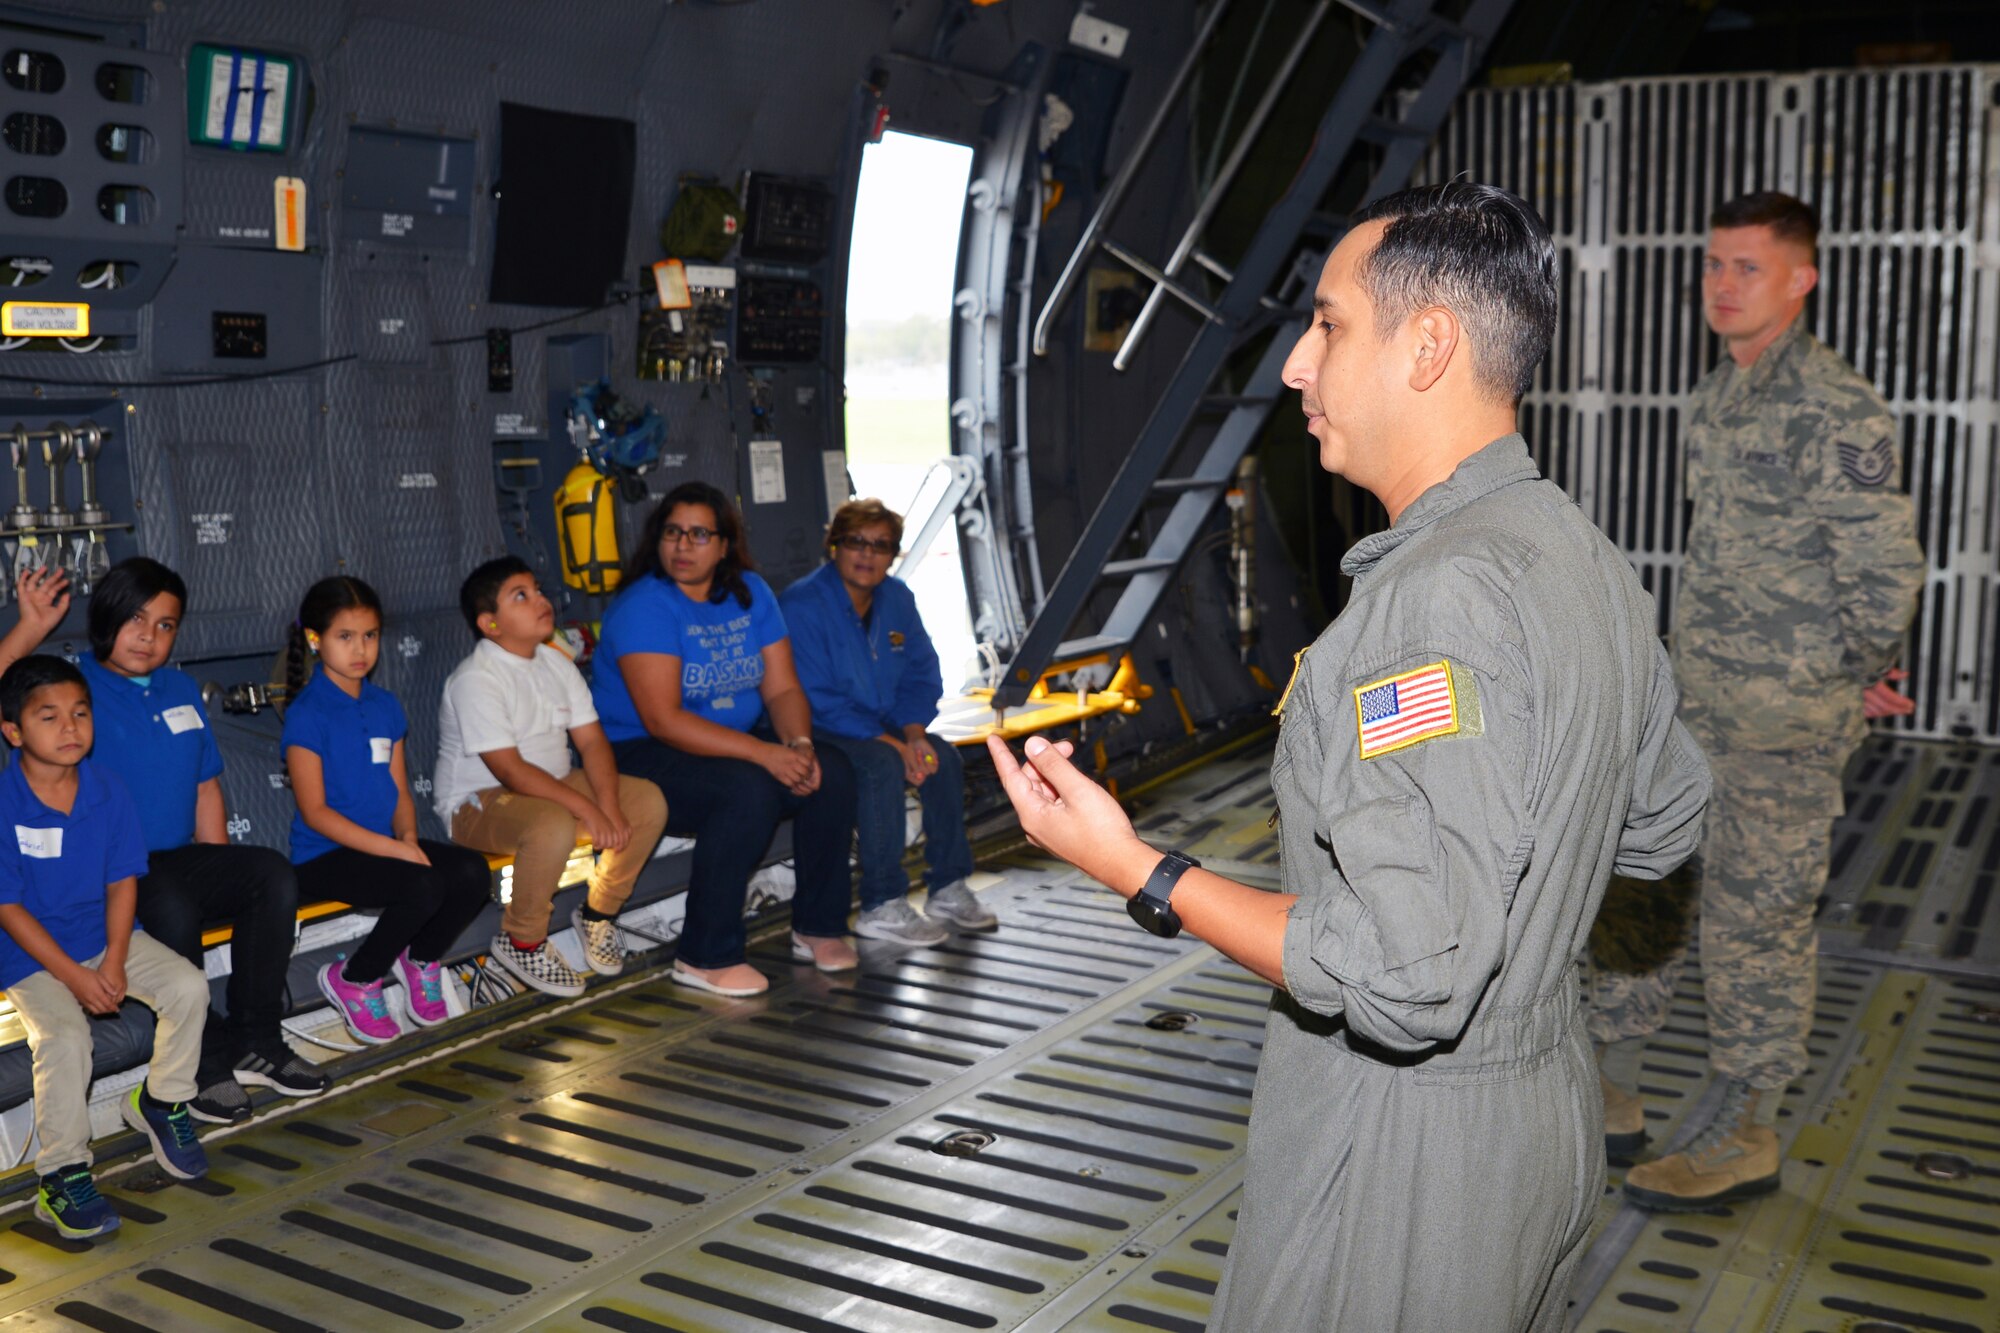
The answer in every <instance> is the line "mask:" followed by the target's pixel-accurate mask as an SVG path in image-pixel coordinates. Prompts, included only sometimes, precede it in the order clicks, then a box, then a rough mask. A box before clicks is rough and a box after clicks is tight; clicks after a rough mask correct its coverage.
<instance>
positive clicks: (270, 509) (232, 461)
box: [126, 380, 331, 660]
mask: <svg viewBox="0 0 2000 1333" xmlns="http://www.w3.org/2000/svg"><path fill="white" fill-rule="evenodd" d="M317 404H318V393H317V392H316V390H315V388H314V386H313V385H311V384H310V383H307V382H306V381H303V380H260V381H258V382H256V383H254V384H243V385H229V386H223V385H212V386H207V387H203V388H196V389H186V390H182V391H181V392H179V393H176V394H162V395H159V396H158V397H157V398H154V399H152V400H151V401H150V402H149V403H148V405H147V406H146V408H144V409H142V410H139V411H136V412H132V413H129V414H128V415H127V417H126V421H127V424H128V427H129V440H128V445H127V450H128V456H129V457H130V459H131V466H132V474H133V490H134V492H135V493H136V494H137V496H138V499H139V508H138V510H137V512H136V513H135V514H134V516H133V517H134V518H135V519H136V520H137V524H138V528H137V534H136V535H137V537H138V540H139V546H140V549H141V550H143V551H145V552H146V553H147V554H149V555H152V556H153V557H155V558H156V559H159V560H161V561H164V562H165V563H166V564H168V565H170V566H172V567H173V568H174V569H177V570H179V571H180V572H181V575H182V577H184V578H185V579H186V580H187V582H188V587H189V593H190V596H191V597H192V598H193V600H194V602H195V606H194V608H193V610H194V614H193V615H192V616H190V617H189V618H188V621H187V623H186V625H185V626H184V627H183V629H182V630H181V635H180V640H179V643H178V644H177V646H176V650H177V652H178V655H179V656H180V658H182V659H183V660H198V659H201V658H208V657H230V656H237V655H240V654H247V653H254V652H257V651H260V650H267V649H273V648H275V646H276V645H277V644H279V643H280V642H282V641H283V637H284V627H285V626H287V625H289V624H291V621H292V617H293V616H294V615H295V614H296V613H297V609H298V598H299V594H300V593H301V592H303V591H304V590H305V587H306V585H307V584H309V583H311V582H312V581H313V580H314V579H316V578H318V577H319V576H320V575H321V574H323V573H325V572H326V570H327V568H328V564H329V560H330V557H331V542H330V534H329V532H328V530H327V527H326V520H327V517H328V513H327V510H326V508H325V506H324V505H322V504H320V503H317V502H315V501H314V499H313V498H312V497H314V496H316V495H319V494H321V493H323V486H324V478H323V477H322V475H321V468H322V466H323V465H322V464H321V462H320V461H319V451H318V422H319V412H318V410H317Z"/></svg>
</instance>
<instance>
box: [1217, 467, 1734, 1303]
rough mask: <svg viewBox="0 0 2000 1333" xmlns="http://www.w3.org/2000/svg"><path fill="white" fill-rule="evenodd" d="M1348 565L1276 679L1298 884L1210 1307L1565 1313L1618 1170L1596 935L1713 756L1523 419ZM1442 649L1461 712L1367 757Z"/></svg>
mask: <svg viewBox="0 0 2000 1333" xmlns="http://www.w3.org/2000/svg"><path fill="white" fill-rule="evenodd" d="M1341 567H1342V568H1343V569H1344V570H1345V571H1346V572H1347V573H1349V574H1351V575H1352V576H1353V578H1354V591H1353V597H1352V600H1351V601H1350V602H1349V603H1348V606H1347V609H1346V610H1345V611H1343V612H1342V613H1341V615H1340V618H1339V619H1338V620H1336V621H1335V622H1334V623H1333V625H1332V626H1330V627H1329V628H1328V629H1327V631H1326V632H1325V633H1324V634H1322V635H1321V636H1320V638H1319V640H1318V641H1317V642H1316V643H1314V644H1313V646H1312V647H1311V648H1310V649H1308V650H1307V651H1306V653H1305V654H1304V656H1303V658H1302V659H1301V662H1300V664H1299V667H1298V670H1297V671H1296V673H1295V675H1294V678H1293V683H1292V685H1291V687H1290V688H1289V698H1288V699H1287V700H1286V701H1285V702H1284V703H1283V705H1282V706H1281V707H1282V717H1283V721H1282V723H1281V725H1280V733H1279V739H1278V749H1277V756H1276V759H1275V760H1274V762H1273V764H1272V767H1271V783H1272V786H1273V788H1274V789H1275V791H1276V795H1277V800H1278V812H1279V816H1280V823H1281V838H1282V844H1281V846H1282V855H1283V872H1284V883H1285V887H1286V889H1287V890H1288V891H1290V892H1292V893H1296V894H1297V895H1298V902H1297V904H1296V905H1295V906H1294V907H1293V909H1292V912H1291V918H1290V921H1289V922H1288V924H1287V926H1286V930H1285V943H1284V974H1285V988H1284V990H1282V991H1280V992H1278V993H1277V995H1276V996H1275V998H1274V1000H1273V1002H1272V1008H1271V1017H1270V1022H1269V1024H1268V1027H1267V1031H1266V1038H1265V1047H1264V1057H1263V1062H1262V1068H1261V1070H1260V1071H1259V1073H1258V1076H1257V1095H1256V1103H1255V1110H1254V1112H1253V1114H1252V1117H1251V1125H1250V1147H1249V1153H1248V1157H1247V1162H1246V1181H1245V1188H1244V1195H1243V1204H1242V1208H1241V1213H1240V1217H1239V1221H1238V1223H1237V1229H1236V1236H1235V1239H1234V1241H1233V1242H1232V1243H1231V1245H1230V1251H1229V1269H1228V1272H1227V1274H1226V1276H1225V1277H1224V1280H1223V1283H1222V1289H1221V1291H1220V1292H1219V1293H1218V1295H1217V1298H1216V1301H1217V1304H1216V1310H1217V1312H1218V1313H1217V1316H1216V1322H1215V1323H1214V1325H1213V1326H1212V1327H1213V1328H1215V1329H1217V1330H1228V1331H1229V1333H1312V1331H1315V1330H1330V1329H1340V1330H1352V1331H1353V1333H1390V1330H1397V1329H1402V1330H1410V1333H1437V1331H1438V1330H1447V1329H1448V1330H1451V1331H1452V1333H1480V1331H1482V1330H1518V1329H1532V1330H1556V1329H1560V1328H1562V1327H1563V1324H1564V1319H1565V1314H1566V1311H1565V1301H1566V1298H1567V1294H1568V1289H1569V1282H1570V1277H1571V1275H1572V1273H1573V1271H1574V1269H1575V1265H1576V1263H1577V1261H1578V1260H1579V1259H1580V1258H1581V1256H1582V1252H1583V1242H1584V1237H1585V1233H1586V1231H1587V1230H1588V1228H1589V1226H1590V1224H1591V1220H1592V1218H1593V1217H1594V1215H1595V1212H1596V1208H1597V1199H1598V1196H1599V1194H1600V1193H1601V1191H1602V1190H1603V1187H1604V1148H1603V1138H1602V1135H1603V1104H1602V1102H1601V1101H1600V1099H1599V1095H1598V1088H1597V1081H1596V1070H1595V1068H1594V1066H1593V1065H1592V1062H1591V1055H1590V1048H1589V1046H1588V1044H1587V1043H1586V1041H1585V1039H1584V1034H1583V1027H1582V1023H1581V1021H1580V1018H1579V1015H1578V1010H1577V995H1578V975H1577V968H1576V963H1575V959H1576V956H1577V951H1578V949H1579V948H1580V947H1581V946H1582V944H1583V941H1584V938H1585V936H1586V934H1587V933H1588V931H1589V928H1590V922H1591V919H1592V917H1593V916H1595V915H1596V912H1597V906H1598V901H1599V899H1600V898H1601V897H1602V896H1603V893H1604V886H1605V882H1606V880H1607V879H1609V877H1610V876H1611V873H1612V871H1613V869H1614V868H1615V869H1616V870H1617V871H1618V872H1619V873H1620V874H1626V875H1635V876H1640V877H1650V878H1657V877H1659V876H1661V875H1664V874H1666V873H1667V872H1668V871H1670V870H1672V869H1673V868H1674V867H1675V866H1677V865H1678V864H1680V862H1681V861H1682V860H1683V859H1684V858H1686V857H1687V856H1688V854H1689V853H1690V852H1692V851H1693V850H1694V848H1695V845H1696V842H1697V841H1698V839H1699V835H1700V830H1701V817H1702V810H1703V807H1704V805H1705V804H1706V802H1707V800H1708V787H1709V779H1708V770H1707V767H1706V765H1705V764H1704V762H1703V760H1702V757H1701V753H1700V751H1699V750H1698V749H1697V748H1696V747H1695V745H1694V743H1693V741H1692V740H1691V739H1690V738H1689V736H1688V734H1687V732H1686V731H1684V730H1683V729H1682V728H1681V726H1680V724H1679V723H1678V722H1676V721H1675V720H1674V707H1675V702H1676V699H1675V689H1674V680H1673V673H1672V671H1671V670H1670V669H1669V667H1668V663H1667V658H1666V654H1665V652H1664V651H1663V649H1662V648H1661V645H1660V641H1659V639H1658V637H1657V635H1656V633H1655V629H1654V611H1653V599H1652V598H1651V597H1650V596H1648V595H1647V594H1646V592H1645V591H1644V590H1643V589H1642V588H1641V587H1640V586H1639V582H1638V579H1637V578H1636V577H1634V575H1633V572H1632V567H1631V566H1630V565H1629V564H1628V563H1627V562H1626V559H1625V557H1624V556H1623V555H1620V554H1619V553H1618V551H1617V550H1616V549H1615V548H1613V547H1612V545H1611V543H1610V542H1608V541H1606V540H1605V539H1604V537H1603V536H1602V535H1601V534H1600V533H1599V532H1598V531H1597V529H1596V528H1595V527H1593V526H1592V525H1591V523H1590V521H1589V520H1588V519H1586V518H1585V517H1584V516H1583V514H1582V513H1581V512H1580V511H1579V510H1578V509H1577V507H1576V506H1575V505H1574V504H1572V503H1571V502H1570V499H1569V497H1568V496H1566V495H1565V494H1563V492H1562V491H1561V490H1560V489H1559V488H1558V487H1556V486H1554V485H1553V484H1551V483H1549V482H1547V481H1544V480H1543V479H1542V478H1541V475H1540V474H1539V473H1538V472H1537V471H1536V468H1535V464H1534V462H1533V460H1532V459H1531V458H1530V457H1529V456H1528V451H1527V448H1526V446H1525V444H1524V443H1523V442H1522V440H1521V437H1520V436H1519V435H1509V436H1506V437H1505V438H1503V439H1500V440H1497V441H1495V442H1494V443H1492V444H1490V445H1488V446H1487V447H1486V448H1484V449H1482V450H1480V451H1479V452H1478V453H1476V454H1474V455H1473V456H1472V457H1470V458H1468V459H1466V460H1465V461H1464V462H1463V463H1461V464H1460V465H1459V467H1458V469H1457V471H1455V472H1454V473H1453V474H1452V475H1451V477H1450V478H1449V479H1448V480H1446V481H1444V482H1442V483H1440V484H1439V485H1436V486H1433V487H1432V488H1431V489H1429V490H1428V491H1425V492H1424V494H1423V495H1422V496H1420V497H1419V498H1418V499H1417V501H1416V502H1415V503H1414V504H1412V505H1411V506H1410V507H1409V509H1408V510H1407V511H1406V512H1405V513H1404V514H1403V515H1402V517H1401V519H1400V520H1399V521H1398V522H1397V524H1396V525H1395V527H1394V528H1392V529H1390V530H1389V531H1387V532H1381V533H1377V534H1375V535H1373V536H1371V537H1368V538H1366V539H1365V540H1363V541H1361V542H1360V543H1358V544H1357V545H1356V546H1355V547H1354V549H1353V550H1351V551H1349V552H1348V554H1347V557H1346V558H1345V559H1344V560H1343V561H1342V566H1341ZM1438 662H1444V663H1446V664H1448V667H1449V670H1450V673H1451V675H1450V680H1451V689H1452V693H1453V696H1454V702H1455V710H1454V711H1455V715H1456V730H1455V731H1454V732H1453V733H1452V734H1449V735H1444V736H1440V737H1438V738H1435V739H1427V740H1420V741H1417V742H1416V743H1414V744H1405V745H1403V746H1402V748H1392V749H1389V750H1387V751H1386V752H1379V751H1378V752H1377V753H1375V754H1374V756H1373V757H1371V758H1363V757H1361V746H1362V743H1363V741H1364V731H1363V723H1362V718H1361V715H1362V713H1363V712H1364V710H1366V711H1370V712H1371V713H1374V714H1379V713H1380V712H1381V711H1382V710H1381V709H1380V708H1379V707H1378V706H1377V705H1378V703H1379V699H1380V696H1378V695H1376V694H1375V692H1374V691H1375V690H1377V689H1379V688H1380V684H1379V683H1380V682H1382V681H1384V680H1385V679H1389V678H1393V677H1396V676H1398V675H1400V674H1401V673H1405V672H1410V671H1414V670H1418V669H1421V668H1425V667H1426V666H1429V665H1432V664H1435V663H1438ZM1364 694H1365V695H1367V696H1368V698H1367V699H1364V698H1363V695H1364ZM1391 721H1392V722H1393V719H1391ZM1378 725H1379V724H1378ZM1381 734H1382V733H1380V732H1378V733H1377V735H1378V737H1379V735H1381Z"/></svg>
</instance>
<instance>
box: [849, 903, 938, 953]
mask: <svg viewBox="0 0 2000 1333" xmlns="http://www.w3.org/2000/svg"><path fill="white" fill-rule="evenodd" d="M854 933H855V934H857V935H864V936H866V937H867V938H869V939H871V940H890V941H893V942H894V943H896V944H942V943H943V942H944V941H945V940H947V939H949V938H950V937H951V932H950V931H949V930H946V929H945V928H944V927H943V926H940V925H939V924H938V923H937V922H935V921H932V920H930V919H929V918H928V917H926V916H925V915H924V914H923V913H922V912H919V911H918V910H917V909H916V908H914V907H912V906H910V900H909V899H908V898H891V899H890V900H889V901H888V902H886V903H883V904H882V905H881V906H880V907H871V908H869V909H868V910H867V911H865V912H863V913H862V914H861V915H860V916H858V917H856V918H855V921H854Z"/></svg>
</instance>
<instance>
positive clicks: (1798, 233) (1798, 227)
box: [1708, 190, 1819, 252]
mask: <svg viewBox="0 0 2000 1333" xmlns="http://www.w3.org/2000/svg"><path fill="white" fill-rule="evenodd" d="M1708 225H1709V226H1711V227H1769V228H1770V229H1771V234H1772V235H1774V236H1776V237H1777V238H1778V239H1779V240H1781V241H1791V242H1794V243H1795V244H1798V245H1803V246H1804V247H1805V248H1806V250H1807V251H1808V252H1811V251H1815V250H1818V249H1819V214H1817V213H1815V212H1813V208H1812V205H1811V204H1808V203H1806V202H1805V201H1804V200H1803V199H1794V198H1793V197H1792V196H1791V195H1789V194H1781V193H1779V192H1778V191H1777V190H1759V191H1757V193H1755V194H1745V195H1739V196H1737V197H1736V198H1734V199H1731V200H1730V201H1729V202H1728V203H1726V204H1722V205H1721V206H1719V207H1718V208H1717V209H1716V210H1715V211H1714V212H1713V213H1710V214H1709V215H1708Z"/></svg>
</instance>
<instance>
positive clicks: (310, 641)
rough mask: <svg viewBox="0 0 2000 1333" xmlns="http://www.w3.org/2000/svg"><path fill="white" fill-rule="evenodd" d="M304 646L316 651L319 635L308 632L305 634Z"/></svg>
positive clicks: (317, 649)
mask: <svg viewBox="0 0 2000 1333" xmlns="http://www.w3.org/2000/svg"><path fill="white" fill-rule="evenodd" d="M306 647H308V648H310V649H312V651H314V652H318V651H319V635H317V634H308V635H306Z"/></svg>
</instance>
